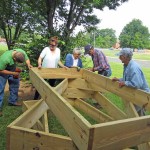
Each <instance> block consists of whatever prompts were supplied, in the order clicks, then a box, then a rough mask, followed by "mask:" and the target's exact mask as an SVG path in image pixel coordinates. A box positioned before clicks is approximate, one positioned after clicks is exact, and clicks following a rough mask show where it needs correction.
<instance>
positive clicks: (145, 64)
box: [107, 56, 150, 68]
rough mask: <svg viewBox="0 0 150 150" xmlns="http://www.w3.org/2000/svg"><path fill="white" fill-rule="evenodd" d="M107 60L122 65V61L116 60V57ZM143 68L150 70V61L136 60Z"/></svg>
mask: <svg viewBox="0 0 150 150" xmlns="http://www.w3.org/2000/svg"><path fill="white" fill-rule="evenodd" d="M107 59H108V61H109V62H117V63H121V61H120V59H118V58H116V57H108V56H107ZM134 60H135V61H136V62H137V63H138V64H139V65H140V66H141V67H145V68H150V61H149V60H137V59H134Z"/></svg>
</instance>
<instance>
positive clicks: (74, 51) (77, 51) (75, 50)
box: [73, 48, 82, 55]
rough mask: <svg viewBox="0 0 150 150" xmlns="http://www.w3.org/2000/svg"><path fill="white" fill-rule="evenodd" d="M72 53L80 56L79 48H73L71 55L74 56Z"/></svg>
mask: <svg viewBox="0 0 150 150" xmlns="http://www.w3.org/2000/svg"><path fill="white" fill-rule="evenodd" d="M74 53H76V54H80V55H81V53H82V52H81V50H80V49H79V48H74V49H73V54H74Z"/></svg>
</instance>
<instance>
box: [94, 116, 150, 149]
mask: <svg viewBox="0 0 150 150" xmlns="http://www.w3.org/2000/svg"><path fill="white" fill-rule="evenodd" d="M93 128H94V142H93V149H99V150H114V149H124V148H127V147H131V146H135V145H138V144H142V143H146V142H148V141H150V116H144V117H136V118H129V119H124V120H118V121H112V122H107V123H101V124H97V125H93ZM106 133H107V134H106Z"/></svg>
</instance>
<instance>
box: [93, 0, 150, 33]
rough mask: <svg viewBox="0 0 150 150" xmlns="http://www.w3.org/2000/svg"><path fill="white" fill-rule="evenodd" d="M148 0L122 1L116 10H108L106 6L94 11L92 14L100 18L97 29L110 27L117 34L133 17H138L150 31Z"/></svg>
mask: <svg viewBox="0 0 150 150" xmlns="http://www.w3.org/2000/svg"><path fill="white" fill-rule="evenodd" d="M149 9H150V0H129V1H128V2H125V3H123V4H122V5H121V6H119V7H118V8H117V9H116V10H109V9H108V8H107V7H106V8H104V11H97V10H96V11H95V12H94V14H95V15H97V17H98V18H99V19H101V23H100V24H99V25H98V28H99V29H105V28H112V29H114V30H115V31H116V35H117V36H119V34H120V32H121V31H122V29H123V27H124V26H125V25H126V24H128V23H129V22H131V21H132V20H133V19H134V18H135V19H140V20H141V21H142V23H143V25H144V26H146V27H148V28H149V31H150V17H149Z"/></svg>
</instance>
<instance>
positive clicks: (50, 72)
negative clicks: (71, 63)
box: [31, 67, 82, 79]
mask: <svg viewBox="0 0 150 150" xmlns="http://www.w3.org/2000/svg"><path fill="white" fill-rule="evenodd" d="M31 70H33V71H36V72H37V73H38V74H39V75H40V76H41V77H42V78H44V79H65V78H71V79H72V78H82V69H81V70H80V71H77V69H75V68H68V69H65V68H41V69H38V68H37V67H33V68H31Z"/></svg>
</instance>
